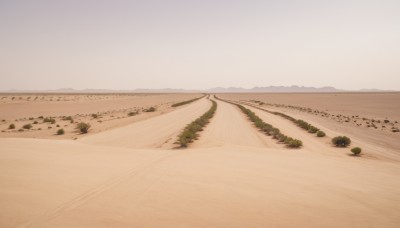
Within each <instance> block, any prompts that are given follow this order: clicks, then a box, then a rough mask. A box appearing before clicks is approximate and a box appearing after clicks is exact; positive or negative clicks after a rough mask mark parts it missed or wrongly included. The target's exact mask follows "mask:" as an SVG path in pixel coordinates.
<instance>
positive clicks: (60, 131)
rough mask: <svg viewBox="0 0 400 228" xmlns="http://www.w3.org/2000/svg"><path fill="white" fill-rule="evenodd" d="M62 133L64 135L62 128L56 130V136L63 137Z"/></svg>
mask: <svg viewBox="0 0 400 228" xmlns="http://www.w3.org/2000/svg"><path fill="white" fill-rule="evenodd" d="M64 133H65V131H64V129H62V128H60V129H58V130H57V135H63V134H64Z"/></svg>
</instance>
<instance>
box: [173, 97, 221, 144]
mask: <svg viewBox="0 0 400 228" xmlns="http://www.w3.org/2000/svg"><path fill="white" fill-rule="evenodd" d="M211 102H212V106H211V108H210V109H209V110H208V111H207V112H206V113H204V114H203V115H202V116H200V117H199V118H197V119H196V120H195V121H193V122H192V123H190V124H189V125H187V126H186V127H185V129H183V132H182V133H181V134H180V135H179V136H178V141H177V143H178V144H179V145H180V146H181V147H187V146H188V144H189V143H191V142H193V140H195V139H197V137H198V133H197V132H199V131H202V130H203V128H204V126H206V125H207V124H208V122H209V119H211V118H212V117H213V116H214V113H215V111H216V110H217V102H215V101H211Z"/></svg>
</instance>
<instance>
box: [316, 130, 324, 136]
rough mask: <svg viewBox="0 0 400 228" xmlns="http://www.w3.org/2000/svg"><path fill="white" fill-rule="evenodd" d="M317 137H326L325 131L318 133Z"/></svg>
mask: <svg viewBox="0 0 400 228" xmlns="http://www.w3.org/2000/svg"><path fill="white" fill-rule="evenodd" d="M317 136H318V137H325V132H323V131H318V132H317Z"/></svg>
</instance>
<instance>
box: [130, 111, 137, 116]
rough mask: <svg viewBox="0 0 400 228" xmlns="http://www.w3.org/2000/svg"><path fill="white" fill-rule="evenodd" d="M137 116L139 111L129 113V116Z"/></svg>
mask: <svg viewBox="0 0 400 228" xmlns="http://www.w3.org/2000/svg"><path fill="white" fill-rule="evenodd" d="M137 114H139V111H134V112H129V113H128V116H136V115H137Z"/></svg>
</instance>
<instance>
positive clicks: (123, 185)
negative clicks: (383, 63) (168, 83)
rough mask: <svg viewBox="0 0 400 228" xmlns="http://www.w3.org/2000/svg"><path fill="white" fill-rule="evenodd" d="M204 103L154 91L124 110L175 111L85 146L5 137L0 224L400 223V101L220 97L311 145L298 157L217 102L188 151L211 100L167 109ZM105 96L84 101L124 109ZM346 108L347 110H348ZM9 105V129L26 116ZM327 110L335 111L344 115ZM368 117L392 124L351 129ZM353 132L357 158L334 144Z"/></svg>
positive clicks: (91, 137) (92, 136)
mask: <svg viewBox="0 0 400 228" xmlns="http://www.w3.org/2000/svg"><path fill="white" fill-rule="evenodd" d="M98 96H103V95H98ZM156 96H157V97H156ZM199 96H201V95H200V94H185V95H183V94H182V95H181V94H178V95H176V94H175V95H165V94H164V95H154V97H153V95H149V97H148V98H143V103H140V105H139V104H136V103H135V104H133V103H132V104H130V105H129V106H128V105H126V104H121V106H119V107H115V108H114V107H113V108H112V109H127V108H133V107H140V108H142V107H144V106H146V107H148V106H156V105H157V107H158V108H157V110H160V109H161V108H160V106H161V105H162V104H164V105H165V113H162V112H161V111H159V112H158V113H157V114H156V113H153V115H151V116H150V115H149V116H148V117H146V118H143V119H138V120H136V121H132V122H127V123H123V124H121V125H118V126H116V125H114V127H112V128H110V129H103V130H101V131H95V130H94V129H95V128H98V127H99V126H94V127H93V128H94V129H93V131H90V132H89V133H88V134H85V135H79V137H78V139H77V140H71V136H69V137H67V138H64V139H61V140H54V139H56V138H57V137H56V136H52V137H53V138H48V137H38V138H40V139H38V138H34V137H37V136H34V134H32V135H31V134H25V133H24V132H18V133H19V134H20V136H18V137H16V136H15V135H14V134H11V133H8V132H3V133H2V137H1V138H0V148H1V149H0V173H1V174H0V183H1V186H2V187H1V188H0V226H1V227H399V226H400V216H398V214H399V211H400V194H399V193H400V178H399V176H400V163H399V162H400V145H399V141H400V140H399V139H400V133H398V132H392V131H389V130H381V128H382V127H381V125H382V124H383V123H384V124H386V125H387V126H388V128H389V125H390V124H393V125H390V126H391V127H396V126H397V125H396V122H395V121H399V120H400V118H398V115H397V114H396V113H399V111H400V107H399V106H398V104H399V103H400V102H399V101H400V99H399V98H400V96H399V94H394V95H392V94H390V95H389V94H387V95H384V96H381V94H378V95H375V94H365V96H367V97H364V95H362V96H359V94H356V97H355V95H354V94H337V95H336V97H338V96H339V97H340V99H337V100H335V99H334V100H335V101H336V103H335V102H328V101H330V100H329V99H333V98H331V97H330V94H313V95H309V94H302V95H299V94H274V95H270V94H218V95H217V96H218V97H219V98H223V99H227V100H231V101H236V102H241V103H242V104H243V105H245V106H246V107H247V108H249V109H251V110H252V111H254V112H255V113H256V114H257V115H258V116H259V117H260V118H262V119H263V120H264V121H265V122H268V123H271V124H273V125H274V126H277V127H279V128H280V129H281V131H282V132H284V133H285V134H287V135H290V136H293V137H296V138H299V139H301V140H302V141H303V143H304V146H303V147H302V148H300V149H289V148H286V147H285V146H284V145H282V144H279V143H276V141H275V140H273V139H272V138H271V137H270V136H267V135H265V134H263V133H262V132H260V131H258V130H257V129H256V128H255V127H254V126H252V124H251V122H250V121H249V120H248V119H247V117H246V116H245V115H244V114H243V113H242V112H241V111H240V110H239V109H238V108H237V107H236V106H234V105H232V104H229V103H226V102H224V101H221V100H216V102H217V104H218V106H217V111H216V113H215V115H214V117H213V118H212V119H211V120H210V123H209V124H208V125H207V126H206V127H205V128H204V130H203V131H202V132H200V136H199V138H198V140H196V141H195V142H194V143H192V144H190V146H189V148H185V149H176V148H175V147H176V144H174V142H175V140H176V137H177V135H178V134H179V133H180V132H181V131H182V129H183V127H184V126H185V125H187V124H188V123H190V122H191V121H193V120H194V119H196V118H197V117H199V116H200V115H201V114H202V113H204V112H206V111H207V110H208V109H209V108H210V106H211V102H210V101H209V100H208V99H206V98H203V99H200V100H198V101H195V102H193V103H190V104H187V105H184V106H180V107H178V108H168V110H167V106H168V107H170V105H171V103H173V102H179V101H183V100H187V99H192V98H195V97H199ZM314 96H316V97H318V96H319V98H315V97H314ZM332 96H333V95H332ZM357 96H359V97H357ZM387 96H393V97H391V99H389V98H388V97H387ZM326 97H329V99H328V98H326ZM334 97H335V96H334ZM211 98H212V99H214V98H213V96H211ZM85 99H86V98H85ZM87 99H89V98H87ZM93 99H94V100H92V101H91V100H82V102H83V103H85V102H86V103H85V105H83V106H82V107H86V106H90V105H92V103H96V102H98V101H99V100H100V102H108V101H109V100H111V101H113V102H111V103H113V104H115V103H118V102H116V100H115V99H116V98H107V99H104V100H102V99H98V98H97V97H96V98H93ZM118 99H119V98H118ZM121 99H122V100H124V99H125V98H121ZM127 99H131V98H127ZM132 99H133V98H132ZM135 99H136V98H135ZM146 99H147V100H146ZM61 100H62V99H61ZM292 100H293V101H292ZM341 100H342V101H343V104H345V105H343V107H338V105H339V106H340V105H341V103H340V101H341ZM255 101H263V102H264V103H263V104H260V103H259V102H255ZM58 102H62V101H58ZM318 102H319V103H318ZM352 102H353V103H352ZM26 103H27V104H28V106H27V107H26V108H25V110H26V113H27V114H25V115H24V111H23V110H24V108H21V109H19V111H15V112H16V113H21V115H20V116H19V117H17V118H28V120H29V116H38V115H50V114H41V113H40V112H37V113H34V114H33V113H32V112H33V111H32V110H31V109H30V108H28V107H31V106H30V105H31V103H33V102H26ZM64 103H68V101H64ZM7 104H9V103H7V102H5V103H4V104H0V110H1V113H2V115H4V117H3V118H5V120H6V121H5V122H6V123H4V124H3V125H1V126H2V127H3V128H4V126H8V123H9V121H12V120H13V119H14V117H12V118H8V117H7V115H10V112H13V111H14V109H13V108H12V107H9V106H7ZM106 104H107V103H103V104H101V105H98V106H99V108H98V109H97V110H96V109H95V108H88V109H87V112H86V114H88V115H89V114H91V113H95V112H100V110H103V112H107V111H109V110H108V109H107V107H108V106H107V105H106ZM274 104H275V105H274ZM276 104H280V105H276ZM2 105H6V106H4V107H7V109H4V108H3V107H2ZM71 105H75V104H73V103H71ZM368 105H369V106H370V107H371V108H368ZM287 106H296V107H297V106H301V107H303V106H304V107H310V108H312V111H311V112H309V110H308V109H304V110H303V109H298V108H295V107H287ZM92 107H94V106H92ZM96 107H97V106H96ZM2 108H3V109H2ZM104 108H105V109H104ZM260 108H261V109H260ZM262 109H268V110H279V111H280V112H284V113H286V114H289V115H291V116H293V117H296V118H301V119H304V120H306V121H308V122H310V123H312V124H314V125H316V126H318V127H319V128H320V129H322V130H324V131H325V132H326V133H327V136H326V137H324V138H318V137H316V136H315V135H312V134H309V133H307V132H306V131H304V130H302V129H301V128H299V127H298V126H296V125H294V124H293V123H292V122H290V121H289V120H287V119H284V118H282V117H280V116H276V115H273V114H270V113H268V112H265V111H263V110H262ZM376 109H378V110H376ZM385 109H386V110H385ZM38 110H39V109H38ZM65 110H66V111H65V112H67V111H70V110H71V109H70V108H66V109H65ZM163 110H164V109H163ZM315 110H318V112H314V111H315ZM127 111H129V110H126V111H125V113H123V112H122V113H121V116H122V115H124V116H126V112H127ZM3 112H7V113H6V114H3ZM321 112H325V113H332V114H331V115H333V113H334V116H335V118H332V116H327V115H326V114H325V113H321ZM339 113H340V114H339ZM73 114H74V113H64V112H56V113H54V114H52V115H57V116H65V115H73ZM102 115H106V114H102ZM144 115H146V114H143V116H144ZM337 115H341V116H339V117H340V118H339V117H336V116H337ZM353 115H354V116H356V115H358V116H359V117H351V116H353ZM138 116H141V115H137V116H135V117H138ZM135 117H129V118H135ZM363 117H364V118H368V120H371V119H374V120H375V121H377V120H382V121H381V123H380V124H381V125H379V128H378V129H376V128H375V127H372V128H371V127H366V126H359V125H357V124H354V122H350V121H349V122H346V121H345V120H347V118H350V119H351V120H352V121H354V120H357V121H359V122H362V121H364V122H366V120H362V118H363ZM89 118H90V117H89ZM104 118H106V117H104ZM357 118H361V119H357ZM385 119H388V120H389V122H388V123H385V121H384V120H385ZM371 121H372V120H371ZM364 122H363V123H364ZM374 123H375V122H374ZM101 124H102V123H99V125H101ZM364 124H365V123H364ZM376 125H378V124H377V123H376ZM391 127H390V129H392V128H391ZM32 132H34V133H36V132H37V131H32ZM18 133H15V134H18ZM70 134H76V133H70ZM343 134H344V135H348V136H350V137H351V139H352V141H353V142H352V146H360V147H362V148H363V154H362V156H360V157H355V156H351V155H350V151H349V148H336V147H333V146H332V145H331V143H330V139H331V138H332V137H334V136H337V135H343ZM74 137H75V136H74Z"/></svg>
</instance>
